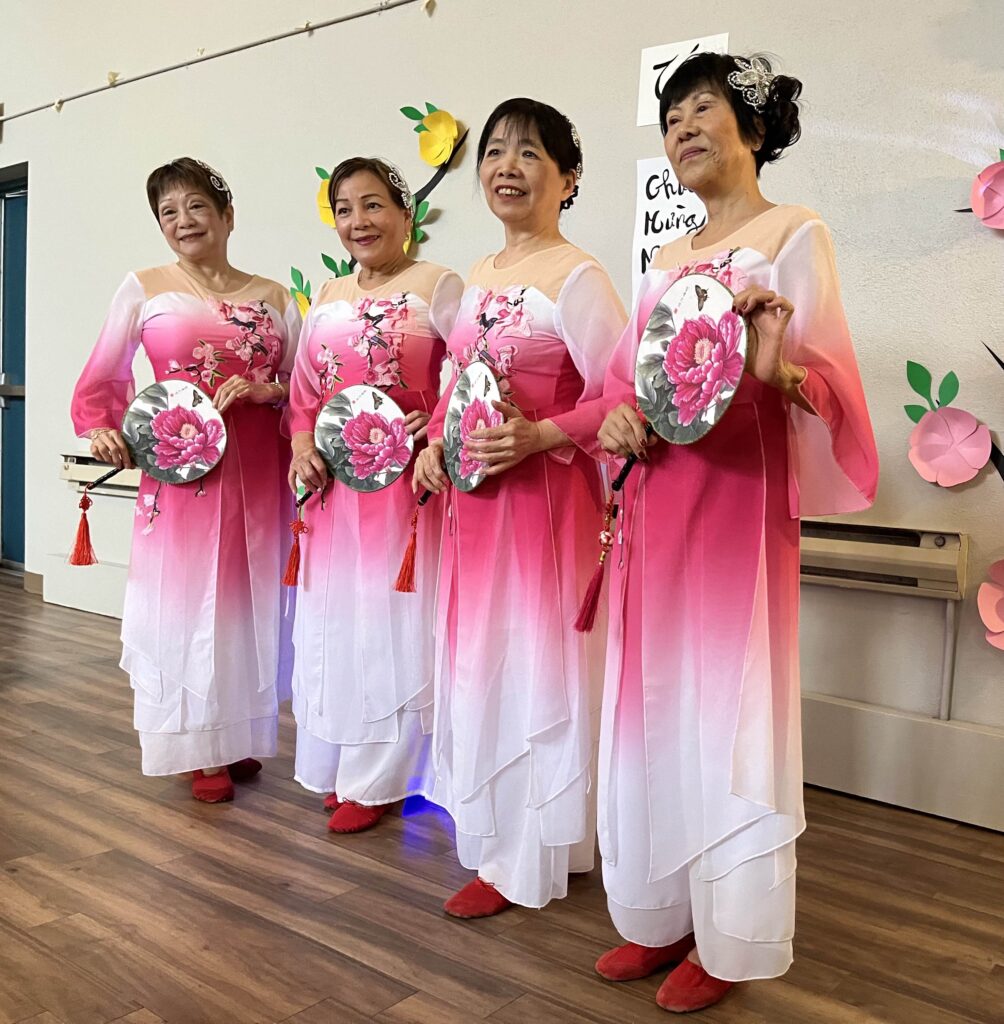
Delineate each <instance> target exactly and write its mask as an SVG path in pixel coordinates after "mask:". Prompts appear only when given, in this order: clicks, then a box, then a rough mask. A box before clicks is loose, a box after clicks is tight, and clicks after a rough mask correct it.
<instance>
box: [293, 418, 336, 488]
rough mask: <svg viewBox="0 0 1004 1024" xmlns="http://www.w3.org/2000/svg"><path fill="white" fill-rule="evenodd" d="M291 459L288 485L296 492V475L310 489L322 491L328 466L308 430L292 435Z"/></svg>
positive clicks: (326, 477)
mask: <svg viewBox="0 0 1004 1024" xmlns="http://www.w3.org/2000/svg"><path fill="white" fill-rule="evenodd" d="M292 447H293V461H292V462H291V463H290V466H289V487H290V490H291V491H292V492H293V493H294V494H296V479H297V477H299V478H300V480H301V481H302V482H303V484H304V486H305V487H307V488H309V489H310V490H311V491H323V490H324V488H325V487H326V486H327V483H328V467H327V466H325V464H324V459H322V458H321V453H320V452H319V451H318V450H317V448H316V447H315V446H314V435H313V434H311V433H310V431H308V430H301V431H298V432H297V433H295V434H294V435H293V442H292Z"/></svg>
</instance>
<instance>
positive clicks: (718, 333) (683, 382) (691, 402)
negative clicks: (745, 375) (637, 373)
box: [663, 312, 743, 427]
mask: <svg viewBox="0 0 1004 1024" xmlns="http://www.w3.org/2000/svg"><path fill="white" fill-rule="evenodd" d="M741 338H742V321H741V320H740V319H739V317H738V316H737V315H736V314H735V313H732V312H727V313H723V314H722V318H721V319H720V320H719V321H718V322H717V323H715V321H714V320H712V319H711V317H710V316H708V315H707V314H702V315H701V316H699V317H697V319H696V320H685V321H684V322H683V326H682V327H681V328H680V330H679V332H678V333H677V335H676V337H675V338H674V339H673V340H672V341H671V342H670V343H669V347H668V348H667V349H666V358H665V359H664V361H663V369H664V370H665V371H666V377H667V378H668V379H669V382H670V383H671V384H674V385H675V386H676V390H675V392H674V394H673V405H675V406H676V407H677V409H679V410H680V425H681V426H683V427H686V426H688V425H689V424H691V423H693V422H694V420H695V419H697V417H698V416H699V415H700V414H701V413H702V412H703V411H704V410H705V409H707V408H708V406H710V405H711V404H712V402H714V401H715V400H716V399H718V397H719V396H720V395H721V393H722V391H724V390H725V388H726V387H733V388H734V387H735V386H736V385H737V384H738V383H739V378H740V377H741V376H742V372H743V356H742V353H741V352H740V351H739V342H740V340H741Z"/></svg>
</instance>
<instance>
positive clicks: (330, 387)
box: [317, 342, 345, 405]
mask: <svg viewBox="0 0 1004 1024" xmlns="http://www.w3.org/2000/svg"><path fill="white" fill-rule="evenodd" d="M317 361H318V362H319V363H320V364H321V368H320V370H318V372H317V383H318V385H319V387H320V389H321V396H322V401H321V404H322V405H323V404H324V400H325V399H327V398H329V397H330V396H331V394H332V393H333V392H334V390H335V385H336V384H344V383H345V381H344V379H343V378H342V377H341V376H340V375H339V373H338V371H339V370H340V369H341V368H342V366H343V363H342V360H341V359H340V358H339V356H338V353H337V352H332V351H331V349H330V348H328V346H327V345H325V344H324V343H323V342H322V344H321V350H320V352H318V353H317Z"/></svg>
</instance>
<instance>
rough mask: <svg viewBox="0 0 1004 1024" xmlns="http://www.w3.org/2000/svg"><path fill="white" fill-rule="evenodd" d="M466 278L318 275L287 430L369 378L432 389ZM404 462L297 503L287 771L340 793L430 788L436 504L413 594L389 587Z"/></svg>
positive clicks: (360, 796) (432, 397)
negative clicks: (375, 482) (381, 280)
mask: <svg viewBox="0 0 1004 1024" xmlns="http://www.w3.org/2000/svg"><path fill="white" fill-rule="evenodd" d="M462 291H463V282H462V281H461V279H460V277H459V276H458V275H457V274H455V273H453V272H452V271H450V270H447V269H446V268H445V267H438V266H435V265H434V264H431V263H415V264H413V265H411V266H410V267H408V268H406V269H405V270H404V271H402V272H401V273H400V274H398V275H397V277H395V278H392V279H391V280H390V281H388V282H387V283H386V284H385V285H382V286H381V287H380V288H379V290H377V291H367V290H366V289H363V288H361V287H360V286H359V282H358V275H355V276H353V277H343V278H338V279H335V280H332V281H328V282H327V284H325V285H324V287H323V288H322V289H321V291H320V292H319V293H318V295H317V297H316V299H315V300H314V304H313V306H312V307H311V310H310V313H309V315H308V316H307V320H306V323H305V324H304V328H303V333H302V336H301V341H300V346H299V350H298V353H297V358H296V367H295V369H294V372H293V381H292V386H291V392H290V425H291V431H292V433H297V432H299V431H309V432H311V433H313V430H314V424H315V422H316V419H317V414H318V412H319V411H320V409H321V407H322V406H323V405H324V403H325V402H326V401H327V400H328V399H329V398H330V397H331V396H332V395H333V394H334V393H335V392H336V391H340V390H341V389H342V388H343V387H348V386H349V385H351V384H370V385H373V386H375V387H379V388H381V389H382V390H384V391H385V392H386V393H387V394H388V395H389V396H390V397H391V398H393V399H394V401H395V402H397V404H398V405H399V406H400V407H401V409H402V411H403V412H404V413H405V414H407V413H409V412H411V411H412V410H414V409H421V410H424V411H425V412H431V411H432V410H433V408H434V407H435V405H436V401H437V400H438V397H439V381H440V372H441V369H442V365H443V360H444V359H445V358H446V345H445V342H444V340H443V339H444V338H445V337H446V336H447V334H448V333H449V331H450V328H451V327H452V326H453V321H454V319H455V317H456V313H457V305H458V303H459V301H460V294H461V292H462ZM415 500H416V499H415V495H414V494H413V493H412V489H411V468H410V467H409V468H408V470H406V472H405V473H403V474H402V475H401V476H400V477H398V479H397V480H395V481H394V483H392V484H390V485H389V486H388V487H386V488H384V489H383V490H380V491H374V492H372V493H366V494H360V493H358V492H357V491H353V490H352V489H351V488H349V487H347V486H345V485H344V484H341V483H337V482H331V483H329V485H328V487H327V489H326V490H325V492H324V495H323V504H322V498H321V497H319V496H316V495H315V496H314V497H312V498H311V499H310V500H309V501H308V503H307V504H306V505H305V506H304V510H303V512H304V515H303V519H304V522H305V523H306V525H307V530H308V532H307V533H306V534H304V535H303V537H302V540H301V551H302V555H301V559H302V560H301V569H300V573H301V575H300V586H299V591H298V594H297V606H296V617H295V621H294V629H293V643H294V647H295V651H296V656H295V661H294V666H293V712H294V714H295V716H296V722H297V740H296V779H297V781H298V782H300V784H301V785H303V786H304V787H305V788H307V789H310V790H313V791H314V792H318V793H326V792H337V793H338V796H339V797H340V798H341V799H343V800H353V801H355V802H356V803H362V804H387V803H393V802H394V801H396V800H399V799H403V798H404V797H407V796H412V795H416V794H421V795H428V792H429V789H430V783H431V778H430V777H429V775H428V766H429V757H428V753H429V741H430V738H431V733H432V693H433V609H434V605H435V595H436V569H437V566H438V564H439V546H440V534H441V532H442V511H441V503H436V502H431V503H430V504H429V505H428V506H426V508H425V509H423V511H422V513H421V515H420V517H419V527H418V530H419V532H418V548H417V564H416V571H415V579H416V589H417V593H414V594H399V593H396V592H395V591H394V582H395V579H396V578H397V573H398V569H399V567H400V565H401V558H402V556H403V555H404V551H405V548H406V547H407V544H408V540H409V537H410V535H411V526H410V520H411V514H412V512H413V510H414V508H415Z"/></svg>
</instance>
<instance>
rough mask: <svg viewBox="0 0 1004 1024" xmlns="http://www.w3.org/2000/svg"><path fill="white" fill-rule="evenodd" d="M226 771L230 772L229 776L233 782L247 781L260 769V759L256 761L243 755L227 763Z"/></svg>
mask: <svg viewBox="0 0 1004 1024" xmlns="http://www.w3.org/2000/svg"><path fill="white" fill-rule="evenodd" d="M227 771H229V772H230V778H232V779H233V780H234V782H247V780H248V779H253V778H254V777H255V776H256V775H257V774H258V773H259V772H260V771H261V761H256V760H255V759H254V758H253V757H245V758H243V759H241V760H240V761H234V763H233V764H230V765H227Z"/></svg>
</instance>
